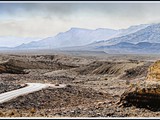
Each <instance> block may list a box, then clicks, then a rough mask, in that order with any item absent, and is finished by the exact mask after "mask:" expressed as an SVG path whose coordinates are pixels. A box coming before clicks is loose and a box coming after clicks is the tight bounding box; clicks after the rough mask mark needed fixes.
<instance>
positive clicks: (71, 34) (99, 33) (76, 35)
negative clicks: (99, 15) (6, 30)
mask: <svg viewBox="0 0 160 120" xmlns="http://www.w3.org/2000/svg"><path fill="white" fill-rule="evenodd" d="M116 33H117V30H112V29H105V28H99V29H96V30H89V29H82V28H71V29H70V30H68V31H66V32H62V33H59V34H57V35H56V36H54V37H48V38H45V39H43V40H40V41H36V42H30V43H29V44H22V45H20V46H18V47H17V48H26V49H27V48H35V49H36V48H43V49H44V48H46V49H49V48H51V49H52V48H58V47H71V46H77V45H86V44H89V43H92V42H94V41H96V40H102V39H109V37H110V36H112V35H114V34H116Z"/></svg>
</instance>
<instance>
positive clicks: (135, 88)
mask: <svg viewBox="0 0 160 120" xmlns="http://www.w3.org/2000/svg"><path fill="white" fill-rule="evenodd" d="M120 103H122V105H123V106H131V105H134V106H137V107H143V108H148V109H150V110H153V111H157V110H160V61H156V62H155V63H154V64H152V65H151V66H150V67H149V69H148V74H147V78H146V80H145V81H140V82H139V83H135V84H132V85H131V86H130V88H129V89H128V90H127V91H125V93H123V94H122V96H121V100H120Z"/></svg>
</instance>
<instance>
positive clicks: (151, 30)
mask: <svg viewBox="0 0 160 120" xmlns="http://www.w3.org/2000/svg"><path fill="white" fill-rule="evenodd" d="M120 42H129V43H134V44H136V43H139V42H150V43H160V24H152V25H150V26H147V27H145V28H143V29H141V30H139V31H137V32H135V33H132V34H129V35H126V36H122V37H117V38H112V39H110V40H103V41H99V42H97V43H92V44H90V45H89V46H102V45H114V44H117V43H120Z"/></svg>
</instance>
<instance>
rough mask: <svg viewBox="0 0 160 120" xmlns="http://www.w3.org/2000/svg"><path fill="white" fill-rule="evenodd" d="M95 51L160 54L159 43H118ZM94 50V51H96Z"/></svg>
mask: <svg viewBox="0 0 160 120" xmlns="http://www.w3.org/2000/svg"><path fill="white" fill-rule="evenodd" d="M96 49H97V50H104V51H105V52H107V53H114V54H118V53H134V54H137V53H138V54H149V53H152V54H156V53H160V43H149V42H139V43H137V44H133V43H128V42H120V43H118V44H115V45H110V46H100V47H97V48H96ZM96 49H95V50H96Z"/></svg>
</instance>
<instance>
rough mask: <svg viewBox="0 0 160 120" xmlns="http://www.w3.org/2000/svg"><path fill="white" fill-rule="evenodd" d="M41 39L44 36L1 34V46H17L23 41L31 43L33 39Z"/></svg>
mask: <svg viewBox="0 0 160 120" xmlns="http://www.w3.org/2000/svg"><path fill="white" fill-rule="evenodd" d="M40 39H42V38H31V37H14V36H0V47H1V48H3V47H16V46H19V45H21V44H22V43H29V42H31V41H38V40H40Z"/></svg>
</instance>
